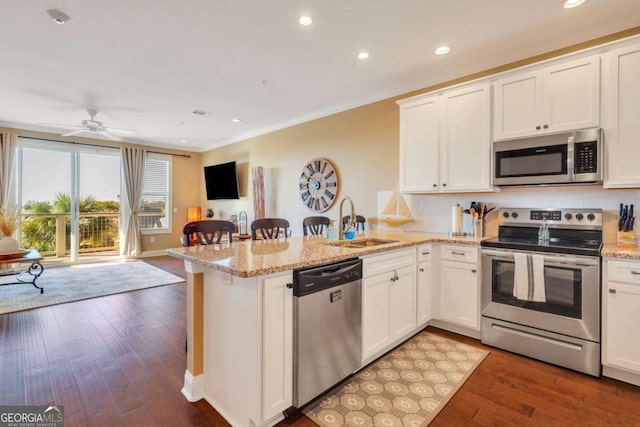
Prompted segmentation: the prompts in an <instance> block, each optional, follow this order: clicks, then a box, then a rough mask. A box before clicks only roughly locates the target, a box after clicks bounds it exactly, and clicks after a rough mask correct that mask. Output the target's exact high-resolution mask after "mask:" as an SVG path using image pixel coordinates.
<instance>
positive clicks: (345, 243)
mask: <svg viewBox="0 0 640 427" xmlns="http://www.w3.org/2000/svg"><path fill="white" fill-rule="evenodd" d="M397 242H398V240H388V239H375V238H368V239H356V240H340V241H338V242H329V243H327V244H328V245H331V246H341V247H343V248H369V247H371V246H379V245H386V244H389V243H397Z"/></svg>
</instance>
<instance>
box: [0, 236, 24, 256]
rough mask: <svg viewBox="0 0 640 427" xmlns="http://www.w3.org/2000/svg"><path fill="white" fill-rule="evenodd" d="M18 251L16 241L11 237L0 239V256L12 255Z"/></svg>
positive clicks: (18, 246)
mask: <svg viewBox="0 0 640 427" xmlns="http://www.w3.org/2000/svg"><path fill="white" fill-rule="evenodd" d="M19 250H20V245H19V244H18V241H17V240H16V239H14V238H13V237H11V236H4V237H3V238H2V239H0V254H13V253H16V252H18V251H19Z"/></svg>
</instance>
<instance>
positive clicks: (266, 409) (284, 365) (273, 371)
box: [262, 274, 293, 420]
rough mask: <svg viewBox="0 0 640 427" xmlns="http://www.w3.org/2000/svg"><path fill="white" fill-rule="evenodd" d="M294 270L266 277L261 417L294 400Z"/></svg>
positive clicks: (290, 403) (280, 408) (263, 307)
mask: <svg viewBox="0 0 640 427" xmlns="http://www.w3.org/2000/svg"><path fill="white" fill-rule="evenodd" d="M291 279H292V278H291V274H285V275H282V276H277V277H272V278H268V279H265V280H264V284H263V286H264V290H263V305H262V311H263V323H262V378H263V383H262V417H263V419H264V420H268V419H270V418H272V417H273V416H275V415H277V414H279V413H281V412H282V411H284V410H285V409H287V408H289V407H290V406H291V405H292V403H293V320H292V316H293V291H292V289H290V288H289V287H287V284H288V283H291Z"/></svg>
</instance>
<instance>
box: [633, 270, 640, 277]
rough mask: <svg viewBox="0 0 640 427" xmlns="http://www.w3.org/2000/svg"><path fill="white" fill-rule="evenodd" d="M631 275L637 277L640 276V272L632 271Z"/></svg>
mask: <svg viewBox="0 0 640 427" xmlns="http://www.w3.org/2000/svg"><path fill="white" fill-rule="evenodd" d="M631 274H633V275H635V276H640V271H635V270H631Z"/></svg>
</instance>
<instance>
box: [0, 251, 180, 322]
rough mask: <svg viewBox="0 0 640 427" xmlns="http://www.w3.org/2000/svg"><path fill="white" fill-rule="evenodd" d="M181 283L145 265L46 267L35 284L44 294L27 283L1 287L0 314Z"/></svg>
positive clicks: (4, 280) (5, 280) (1, 280)
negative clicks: (42, 289)
mask: <svg viewBox="0 0 640 427" xmlns="http://www.w3.org/2000/svg"><path fill="white" fill-rule="evenodd" d="M27 277H28V276H27ZM13 281H15V276H4V277H1V278H0V285H1V284H3V283H9V282H13ZM182 281H184V279H182V278H180V277H178V276H175V275H173V274H171V273H167V272H166V271H163V270H160V269H159V268H156V267H154V266H152V265H149V264H147V263H146V262H142V261H130V262H118V263H102V264H81V265H75V266H71V267H54V268H47V267H45V270H44V273H43V274H42V276H40V277H39V278H38V279H37V280H36V284H37V285H38V286H40V287H42V288H44V293H43V294H40V290H38V289H36V288H34V287H33V286H32V285H31V284H27V283H24V284H19V285H8V286H0V314H5V313H11V312H14V311H22V310H29V309H32V308H37V307H45V306H48V305H55V304H62V303H65V302H71V301H78V300H82V299H87V298H95V297H99V296H103V295H111V294H119V293H121V292H128V291H135V290H138V289H144V288H151V287H154V286H161V285H168V284H171V283H177V282H182Z"/></svg>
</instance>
